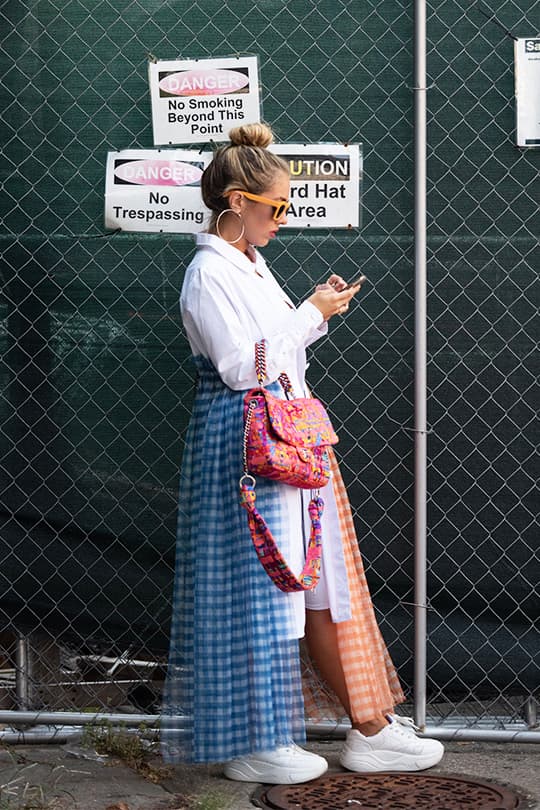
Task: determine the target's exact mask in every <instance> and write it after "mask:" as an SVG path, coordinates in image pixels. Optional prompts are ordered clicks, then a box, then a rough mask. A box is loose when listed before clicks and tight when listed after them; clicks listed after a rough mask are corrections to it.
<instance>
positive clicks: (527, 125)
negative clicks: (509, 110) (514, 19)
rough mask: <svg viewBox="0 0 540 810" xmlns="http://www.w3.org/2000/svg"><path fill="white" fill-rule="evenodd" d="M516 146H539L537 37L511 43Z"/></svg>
mask: <svg viewBox="0 0 540 810" xmlns="http://www.w3.org/2000/svg"><path fill="white" fill-rule="evenodd" d="M514 66H515V67H514V78H515V87H516V90H515V92H516V144H517V146H540V38H538V37H536V38H532V37H529V38H528V39H516V40H515V41H514Z"/></svg>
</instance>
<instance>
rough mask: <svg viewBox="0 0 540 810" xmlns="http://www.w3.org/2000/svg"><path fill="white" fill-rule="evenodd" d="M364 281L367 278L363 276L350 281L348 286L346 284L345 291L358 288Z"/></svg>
mask: <svg viewBox="0 0 540 810" xmlns="http://www.w3.org/2000/svg"><path fill="white" fill-rule="evenodd" d="M365 281H367V278H366V277H365V276H358V278H355V279H354V281H351V283H350V284H347V286H346V287H345V289H346V290H350V289H351V287H358V286H359V285H360V286H361V285H362V284H363V283H364V282H365Z"/></svg>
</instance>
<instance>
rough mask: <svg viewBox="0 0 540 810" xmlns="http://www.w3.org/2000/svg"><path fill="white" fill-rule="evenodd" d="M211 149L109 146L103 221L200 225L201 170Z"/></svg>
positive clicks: (187, 228) (158, 227)
mask: <svg viewBox="0 0 540 810" xmlns="http://www.w3.org/2000/svg"><path fill="white" fill-rule="evenodd" d="M211 157H212V155H211V153H209V152H207V153H205V154H202V155H200V154H199V153H198V152H195V151H192V152H188V151H187V150H180V149H125V150H123V151H121V152H109V153H108V155H107V170H106V182H105V227H106V228H114V229H117V228H120V229H121V230H123V231H146V232H152V231H158V232H159V231H170V232H172V233H196V232H198V231H202V230H203V229H204V225H205V218H206V215H207V213H208V211H207V209H206V207H205V206H204V204H203V201H202V197H201V187H200V180H201V175H202V173H203V171H204V169H205V168H206V166H207V165H208V163H209V162H210V159H211Z"/></svg>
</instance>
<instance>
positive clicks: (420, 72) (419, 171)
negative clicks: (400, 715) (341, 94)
mask: <svg viewBox="0 0 540 810" xmlns="http://www.w3.org/2000/svg"><path fill="white" fill-rule="evenodd" d="M414 8H415V17H414V269H415V294H414V300H415V339H414V369H415V371H414V414H415V416H414V422H415V431H414V436H415V440H414V441H415V447H414V451H415V452H414V482H415V485H414V514H415V529H414V591H415V598H414V601H415V609H414V616H415V625H414V626H415V630H414V720H415V723H416V725H417V726H419V728H421V729H423V728H424V727H425V724H426V633H427V621H426V566H427V543H426V536H427V532H426V500H427V472H426V466H427V436H426V431H427V419H426V413H427V396H426V391H427V385H426V379H427V374H426V353H427V340H426V331H427V321H426V227H427V226H426V160H427V149H426V95H427V91H426V2H425V0H415V4H414Z"/></svg>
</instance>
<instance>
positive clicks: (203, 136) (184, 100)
mask: <svg viewBox="0 0 540 810" xmlns="http://www.w3.org/2000/svg"><path fill="white" fill-rule="evenodd" d="M148 80H149V83H150V98H151V102H152V125H153V129H154V143H155V144H156V145H157V144H191V143H208V142H209V141H227V140H228V133H229V130H231V129H232V128H233V127H237V126H241V125H242V124H253V123H255V122H257V121H260V120H261V118H260V105H259V70H258V63H257V57H256V56H242V57H240V56H239V57H230V58H223V59H195V60H190V61H178V60H176V61H158V62H150V63H149V65H148Z"/></svg>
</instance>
